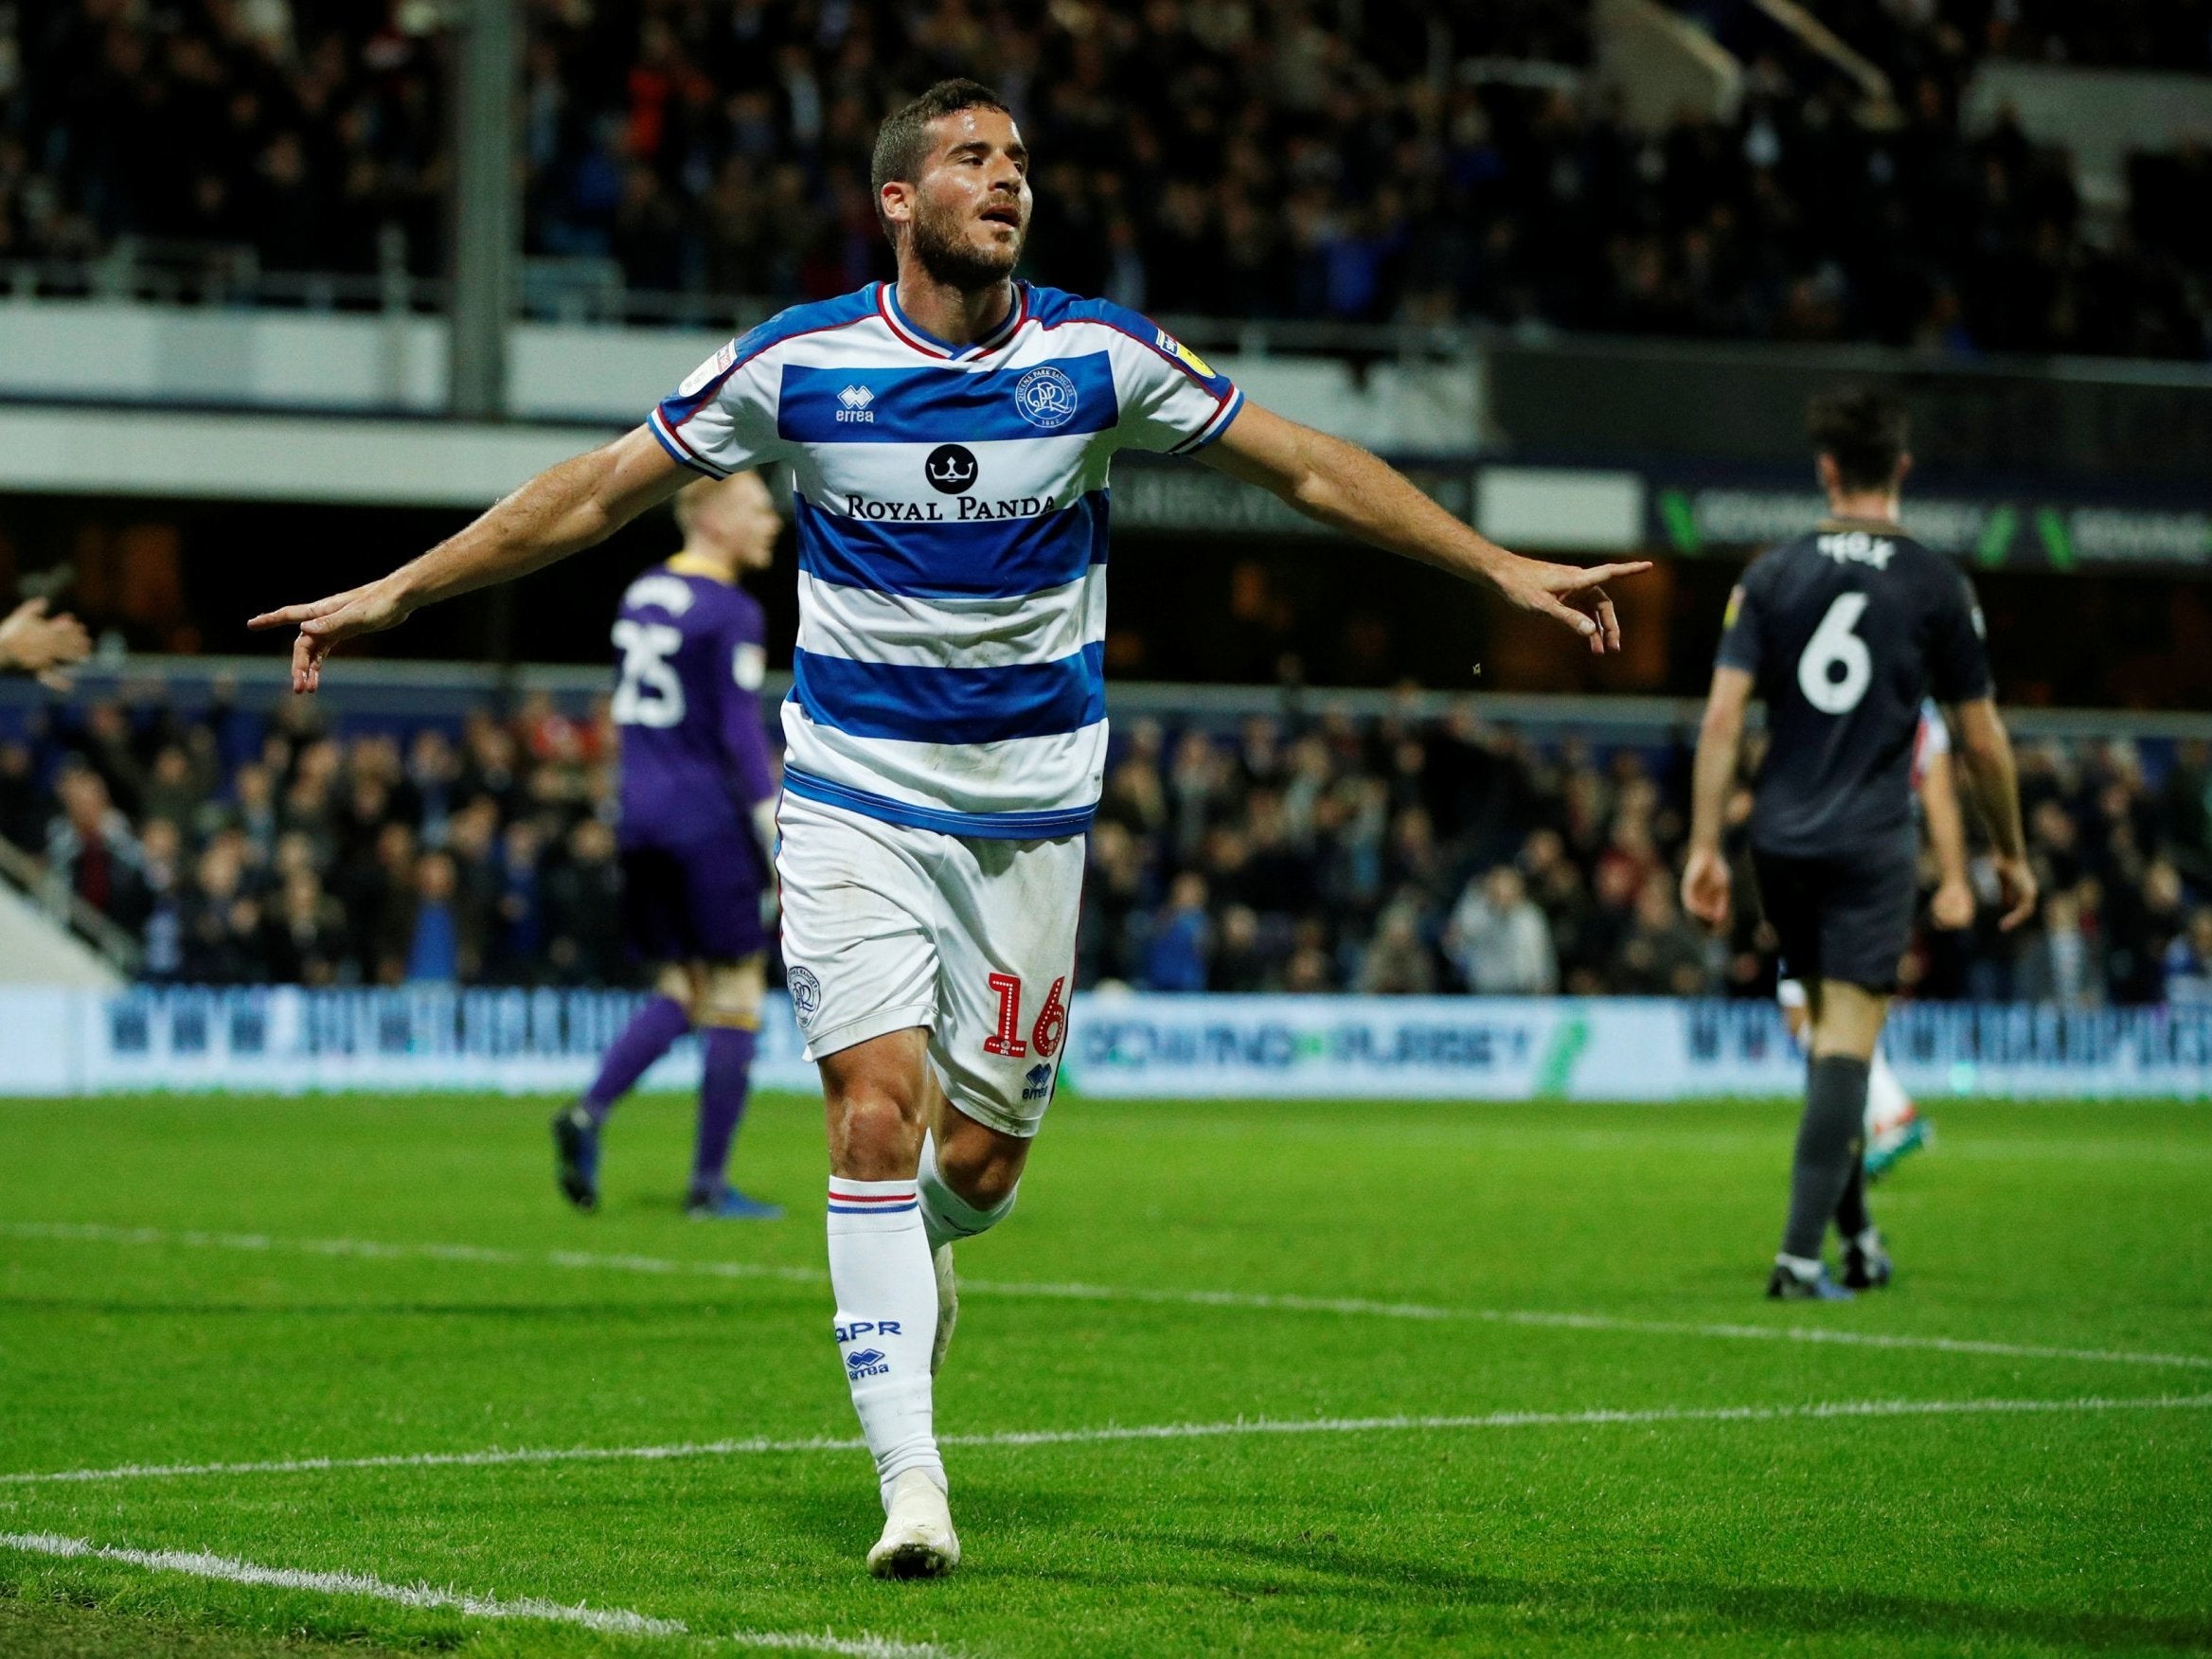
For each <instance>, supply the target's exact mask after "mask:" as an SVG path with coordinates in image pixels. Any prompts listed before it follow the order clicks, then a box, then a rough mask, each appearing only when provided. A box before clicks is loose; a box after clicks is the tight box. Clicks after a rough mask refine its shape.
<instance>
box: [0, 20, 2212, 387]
mask: <svg viewBox="0 0 2212 1659" xmlns="http://www.w3.org/2000/svg"><path fill="white" fill-rule="evenodd" d="M1681 9H1683V10H1685V11H1686V12H1689V13H1691V14H1693V15H1697V16H1699V17H1701V18H1704V19H1705V20H1707V21H1708V22H1709V23H1710V24H1711V27H1713V28H1714V29H1715V30H1716V32H1718V33H1720V34H1721V35H1722V36H1723V37H1724V38H1726V37H1728V36H1729V34H1730V31H1731V29H1732V28H1734V27H1738V25H1739V23H1740V21H1741V18H1742V16H1743V15H1745V14H1748V13H1749V12H1750V11H1751V8H1749V7H1748V6H1745V5H1742V4H1735V3H1731V0H1683V4H1682V8H1681ZM428 11H429V9H427V8H411V7H407V6H402V5H400V4H397V3H396V0H353V3H350V4H347V5H338V6H313V7H310V6H304V5H299V4H296V3H295V0H56V3H55V4H53V5H51V6H22V5H12V4H0V259H6V258H11V257H12V258H26V257H43V256H76V257H90V256H93V255H96V254H98V252H99V251H100V250H102V249H103V248H106V247H108V246H110V245H111V244H112V243H113V241H114V240H115V239H116V237H118V236H120V235H124V234H132V235H136V236H139V237H146V238H157V239H168V240H173V241H185V242H192V243H211V244H236V245H242V246H250V247H251V248H252V249H253V250H255V258H256V259H258V260H259V264H260V265H261V266H263V267H266V268H274V269H287V270H302V269H318V270H320V269H340V270H348V271H360V272H366V271H369V270H371V269H374V268H375V267H376V263H377V260H378V258H379V253H378V250H379V247H380V238H388V237H389V236H391V235H393V234H396V235H397V236H399V237H400V238H401V239H402V240H403V241H404V243H405V245H406V246H407V248H408V249H409V259H410V262H411V264H412V265H413V267H414V268H415V269H416V270H417V271H419V272H420V273H423V274H431V273H435V272H437V271H439V270H441V269H442V268H443V259H442V255H441V253H440V249H439V242H440V220H441V207H440V204H441V201H442V197H443V191H444V189H445V187H446V183H447V177H448V173H449V170H450V163H449V157H448V154H447V148H446V143H445V140H444V136H443V134H444V132H445V116H444V112H443V110H442V108H441V90H440V87H441V80H440V77H441V75H442V59H443V52H442V48H441V44H440V43H439V42H438V41H437V38H436V37H434V36H428V35H423V34H419V33H410V32H407V31H406V27H403V25H405V24H406V23H407V21H408V20H409V19H410V18H412V17H414V16H416V15H417V14H418V13H421V14H423V15H427V14H428ZM1829 11H1832V12H1833V13H1834V15H1833V16H1832V17H1829V18H1828V21H1829V22H1830V23H1831V24H1832V25H1833V27H1835V29H1836V30H1837V32H1838V33H1839V34H1840V35H1841V36H1842V37H1843V38H1844V39H1845V40H1846V42H1849V43H1852V44H1854V45H1857V46H1858V47H1859V48H1860V49H1861V50H1863V51H1864V53H1865V54H1866V55H1867V56H1868V57H1869V58H1871V59H1872V60H1873V61H1874V62H1877V63H1878V64H1880V65H1881V66H1882V68H1883V70H1884V71H1885V72H1886V73H1887V74H1888V75H1889V77H1890V80H1891V84H1892V86H1893V88H1894V89H1895V108H1894V109H1893V110H1889V111H1885V112H1882V113H1881V115H1880V116H1879V118H1866V112H1864V111H1863V110H1862V109H1861V108H1860V107H1859V105H1860V97H1859V94H1858V93H1857V92H1855V91H1853V92H1846V89H1844V88H1843V87H1842V86H1840V85H1838V84H1836V83H1835V81H1834V80H1833V78H1832V77H1828V76H1822V75H1818V74H1814V73H1811V72H1810V71H1809V70H1808V69H1807V67H1806V66H1805V65H1804V64H1803V63H1800V62H1796V61H1795V60H1794V59H1793V58H1792V56H1791V54H1790V53H1789V52H1788V51H1786V50H1782V51H1776V50H1768V49H1764V48H1760V49H1758V50H1757V54H1756V55H1750V54H1751V52H1752V50H1753V48H1752V47H1746V53H1747V61H1748V63H1749V73H1748V77H1747V81H1748V86H1747V96H1746V97H1745V98H1744V99H1743V101H1742V107H1741V109H1740V112H1739V114H1738V116H1736V117H1735V118H1734V119H1732V120H1728V121H1720V120H1713V119H1704V118H1699V117H1694V116H1685V117H1683V118H1682V119H1680V120H1679V121H1678V122H1677V123H1676V124H1675V125H1674V126H1673V127H1672V128H1671V129H1670V130H1668V131H1667V132H1664V133H1661V134H1639V133H1635V132H1632V131H1631V130H1629V129H1628V128H1627V127H1625V126H1623V125H1622V124H1620V122H1619V121H1618V120H1617V119H1616V118H1615V116H1614V111H1613V110H1612V108H1611V107H1610V105H1609V104H1608V102H1607V100H1606V99H1605V98H1603V97H1602V96H1601V95H1599V94H1598V93H1597V92H1595V91H1593V90H1590V88H1589V87H1588V85H1586V84H1585V83H1584V82H1583V81H1582V80H1581V79H1580V78H1579V74H1578V71H1579V68H1580V67H1582V66H1585V65H1586V64H1587V62H1588V61H1589V58H1590V56H1591V42H1590V38H1589V18H1588V13H1587V9H1586V8H1585V7H1582V6H1579V5H1572V4H1562V5H1550V4H1544V3H1543V0H1511V3H1509V4H1501V5H1497V6H1488V7H1481V8H1470V7H1460V6H1447V5H1440V4H1435V3H1433V0H1430V3H1423V0H1365V3H1364V4H1362V5H1360V6H1357V7H1337V6H1328V5H1322V4H1319V3H1318V0H1266V3H1260V0H1146V3H1145V4H1143V5H1141V6H1127V7H1114V6H1108V5H1105V4H1103V3H1101V0H1063V3H1061V4H1056V5H1054V6H1051V7H1049V8H1045V7H1028V6H1018V5H1013V4H1009V3H1007V0H922V3H919V4H913V5H906V4H900V5H893V4H890V3H889V0H788V3H786V0H777V3H775V4H771V3H769V0H645V3H642V4H640V3H625V0H598V3H595V0H532V4H531V5H530V6H529V8H528V19H529V28H528V44H527V67H526V95H525V98H526V114H525V134H524V143H525V148H526V172H527V180H528V183H527V208H526V219H527V227H528V228H527V234H528V239H529V246H530V250H531V251H532V252H533V253H535V254H538V255H541V256H565V257H570V258H580V259H596V260H606V261H613V262H614V263H615V264H616V265H618V266H619V268H620V271H621V272H622V274H623V276H624V278H625V280H626V281H627V283H628V285H629V286H630V287H631V288H633V289H636V290H648V291H691V292H696V293H702V294H737V295H746V296H751V297H753V298H757V299H761V300H766V301H770V302H783V301H789V300H794V299H801V298H809V297H819V296H821V295H825V294H835V293H840V292H844V291H846V290H848V289H850V288H853V287H856V286H858V285H859V284H860V283H861V282H863V281H865V280H866V279H867V278H868V277H870V276H876V275H880V274H882V270H883V259H884V249H883V241H882V239H881V237H880V235H879V234H878V231H877V228H876V224H875V219H874V212H873V205H872V201H871V198H870V195H869V191H868V187H867V165H868V152H869V146H870V142H871V139H872V135H873V133H874V130H875V123H876V121H877V119H878V118H879V117H880V116H881V115H882V114H883V111H884V110H885V109H886V108H888V107H890V105H891V104H892V103H893V102H894V101H896V99H897V98H898V97H900V96H901V95H903V94H907V93H911V92H912V91H914V90H916V89H918V88H919V86H921V85H923V84H926V83H927V82H929V81H931V80H935V79H937V77H939V76H940V75H945V74H974V75H977V76H980V77H981V78H983V79H985V80H989V81H990V82H992V83H993V84H995V85H996V86H998V87H999V88H1001V89H1002V90H1003V92H1004V94H1005V95H1006V96H1007V97H1008V99H1009V101H1010V102H1011V103H1012V105H1013V106H1014V107H1015V110H1016V113H1017V114H1018V115H1019V116H1020V117H1021V119H1022V121H1023V125H1024V127H1025V129H1026V133H1027V134H1028V135H1029V137H1030V140H1031V143H1032V145H1033V147H1034V149H1035V151H1036V153H1037V156H1038V158H1039V168H1040V172H1039V175H1038V184H1039V200H1040V208H1039V213H1038V219H1037V223H1036V228H1035V233H1034V236H1033V240H1032V243H1031V256H1030V266H1031V269H1032V270H1033V272H1034V274H1035V275H1036V276H1039V277H1041V278H1042V279H1044V280H1047V281H1050V282H1055V283H1058V284H1061V285H1062V286H1066V287H1070V288H1074V289H1077V290H1079V291H1082V292H1086V293H1097V294H1106V295H1108V296H1110V297H1112V298H1115V299H1117V300H1120V301H1122V302H1124V303H1127V304H1130V305H1133V306H1136V307H1139V308H1142V309H1145V310H1149V311H1151V312H1156V313H1164V314H1169V315H1175V314H1185V313H1209V314H1217V315H1228V316H1240V315H1257V316H1263V317H1301V318H1325V319H1336V320H1349V321H1372V320H1381V319H1391V318H1406V319H1412V320H1423V321H1426V320H1445V319H1452V318H1488V319H1491V320H1494V321H1496V322H1499V323H1503V324H1507V325H1533V326H1561V327H1567V328H1575V329H1601V330H1622V331H1629V332H1639V333H1658V334H1677V335H1703V336H1717V337H1752V338H1783V339H1848V340H1878V341H1884V342H1889V343H1893V344H1898V345H1911V346H1918V347H1920V348H1926V349H1929V350H1933V351H1942V352H1973V351H1981V350H1996V349H2015V350H2068V351H2083V352H2096V353H2116V354H2122V355H2144V356H2158V357H2176V358H2186V359H2201V358H2203V356H2204V355H2205V354H2206V350H2207V343H2208V333H2207V326H2208V322H2212V294H2208V293H2207V290H2206V285H2205V281H2204V275H2203V270H2204V267H2203V259H2202V258H2200V257H2199V256H2200V255H2201V254H2202V252H2203V248H2202V246H2201V243H2202V240H2203V238H2202V225H2203V223H2204V218H2205V215H2204V213H2203V204H2204V202H2205V201H2206V200H2207V199H2208V197H2212V155H2207V154H2206V153H2204V152H2202V151H2201V150H2191V151H2185V152H2183V153H2182V154H2181V156H2180V157H2179V158H2178V160H2177V159H2173V158H2168V160H2169V161H2170V165H2166V166H2164V167H2163V169H2162V170H2156V171H2155V172H2154V173H2153V174H2152V175H2150V182H2149V184H2147V185H2146V186H2145V187H2144V188H2143V189H2142V190H2139V191H2138V200H2137V202H2136V211H2134V212H2133V213H2132V214H2131V215H2130V216H2129V218H2128V220H2127V222H2126V223H2123V224H2120V225H2117V226H2114V227H2109V229H2107V228H2099V227H2093V226H2091V225H2090V224H2089V223H2087V222H2086V220H2085V217H2084V214H2083V212H2082V209H2081V205H2080V201H2079V199H2078V192H2077V189H2076V185H2075V179H2074V174H2073V171H2072V169H2071V164H2070V163H2069V161H2068V159H2067V158H2066V156H2065V155H2064V154H2062V153H2061V152H2057V151H2054V150H2050V149H2046V148H2043V147H2040V146H2038V145H2037V144H2035V143H2033V142H2031V141H2030V140H2029V139H2028V138H2027V137H2026V136H2025V134H2023V133H2022V131H2021V130H2020V128H2019V127H2018V126H2017V125H2015V124H2013V123H2011V122H2010V121H2002V122H2000V123H1999V124H1998V125H1997V126H1996V127H1995V128H1994V129H1993V130H1991V131H1988V132H1970V131H1968V129H1967V127H1966V125H1965V124H1964V123H1963V121H1962V118H1961V114H1960V112H1961V107H1962V102H1963V95H1964V89H1965V86H1966V83H1967V81H1968V79H1969V77H1970V76H1971V72H1972V70H1973V68H1974V66H1975V65H1976V63H1977V62H1980V61H1981V60H1982V59H1983V58H1984V57H1985V56H1987V55H1990V54H1999V55H2025V56H2029V57H2034V58H2039V59H2045V60H2050V59H2056V60H2060V61H2066V62H2097V63H2104V62H2111V63H2120V64H2130V65H2133V64H2155V65H2157V66H2160V67H2165V68H2168V69H2174V68H2182V69H2186V68H2196V69H2199V70H2203V69H2206V68H2212V26H2208V25H2207V21H2206V8H2205V6H2204V4H2203V0H2158V3H2156V4H2152V3H2150V0H2128V3H2124V4H2114V5H2109V6H2101V7H2096V8H2082V7H2076V6H2060V5H2057V4H2054V3H2047V0H1966V3H1965V4H1961V5H1956V6H1953V5H1945V6H1942V7H1936V6H1934V5H1931V4H1928V3H1926V0H1850V3H1849V4H1845V5H1839V6H1837V7H1834V8H1826V9H1824V13H1826V12H1829ZM1754 45H1755V46H1756V45H1757V39H1756V37H1754ZM1530 64H1536V65H1539V66H1540V67H1539V68H1537V69H1535V70H1531V69H1529V68H1528V65H1530ZM1513 65H1519V67H1518V68H1515V67H1513ZM1543 66H1549V67H1543ZM387 227H388V228H387Z"/></svg>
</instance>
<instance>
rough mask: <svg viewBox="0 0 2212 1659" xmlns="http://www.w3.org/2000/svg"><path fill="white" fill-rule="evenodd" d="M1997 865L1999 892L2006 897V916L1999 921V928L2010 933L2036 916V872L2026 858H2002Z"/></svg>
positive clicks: (1996, 862)
mask: <svg viewBox="0 0 2212 1659" xmlns="http://www.w3.org/2000/svg"><path fill="white" fill-rule="evenodd" d="M1995 864H1996V866H1997V891H1998V892H2000V893H2002V894H2003V895H2004V896H2005V914H2004V915H2003V916H2001V917H1999V918H1998V919H1997V926H1998V927H1999V928H2000V929H2001V930H2002V931H2004V932H2006V933H2010V932H2011V931H2012V930H2013V929H2014V928H2016V927H2018V926H2019V925H2020V924H2021V923H2022V922H2024V921H2025V920H2026V919H2028V918H2029V917H2031V916H2033V915H2034V914H2035V901H2036V884H2035V871H2034V870H2032V869H2031V868H2029V867H2028V863H2027V860H2025V858H2001V859H1998V860H1996V861H1995Z"/></svg>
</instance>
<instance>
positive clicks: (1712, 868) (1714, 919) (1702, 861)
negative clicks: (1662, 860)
mask: <svg viewBox="0 0 2212 1659" xmlns="http://www.w3.org/2000/svg"><path fill="white" fill-rule="evenodd" d="M1733 884H1734V879H1733V877H1732V876H1731V875H1730V874H1729V870H1728V861H1727V860H1726V859H1724V858H1722V857H1721V855H1720V854H1719V853H1718V852H1715V851H1713V850H1712V849H1711V848H1709V847H1697V848H1693V849H1692V850H1691V852H1690V855H1689V862H1688V863H1687V864H1686V865H1683V866H1682V907H1683V909H1685V910H1686V911H1688V912H1689V914H1690V915H1692V916H1694V917H1696V918H1697V919H1698V920H1700V921H1702V922H1704V924H1705V925H1706V926H1707V927H1709V928H1711V929H1712V930H1713V931H1714V932H1715V933H1719V932H1720V931H1721V929H1722V928H1724V927H1726V926H1727V925H1728V900H1729V889H1730V887H1731V886H1732V885H1733Z"/></svg>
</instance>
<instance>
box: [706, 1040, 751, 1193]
mask: <svg viewBox="0 0 2212 1659" xmlns="http://www.w3.org/2000/svg"><path fill="white" fill-rule="evenodd" d="M753 1046H754V1034H753V1033H752V1032H750V1031H740V1030H734V1029H732V1028H731V1027H729V1026H707V1027H706V1028H705V1047H706V1064H705V1070H704V1071H703V1073H702V1074H701V1077H700V1079H699V1143H698V1147H697V1150H696V1151H694V1152H693V1154H692V1158H691V1190H692V1192H693V1194H694V1195H699V1194H705V1193H712V1192H716V1191H719V1190H720V1189H721V1187H722V1168H723V1166H725V1165H726V1164H727V1163H728V1162H729V1156H730V1142H731V1141H732V1140H734V1139H736V1138H737V1133H738V1125H739V1123H740V1121H742V1120H743V1118H744V1115H745V1085H746V1082H747V1079H748V1077H749V1074H750V1073H751V1071H752V1069H753Z"/></svg>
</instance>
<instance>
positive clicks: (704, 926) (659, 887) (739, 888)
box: [622, 835, 768, 962]
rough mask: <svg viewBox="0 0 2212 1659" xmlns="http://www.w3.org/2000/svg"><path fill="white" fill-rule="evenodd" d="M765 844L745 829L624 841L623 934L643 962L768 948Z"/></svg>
mask: <svg viewBox="0 0 2212 1659" xmlns="http://www.w3.org/2000/svg"><path fill="white" fill-rule="evenodd" d="M766 885H767V882H766V871H765V869H764V867H763V860H762V858H761V855H760V849H759V848H758V847H756V846H755V845H754V844H753V843H752V842H751V841H750V840H748V839H745V838H744V837H742V836H738V835H731V836H716V837H712V838H709V839H705V840H700V841H695V842H689V843H685V844H681V845H675V846H660V845H651V846H638V847H624V848H623V849H622V937H623V942H624V943H625V944H626V945H627V946H628V947H629V949H630V952H631V954H633V956H635V957H636V958H637V959H638V960H639V961H642V962H689V961H696V960H705V961H709V962H735V961H737V960H738V959H740V957H744V956H750V955H752V954H754V953H755V952H758V951H764V950H766V949H767V948H768V930H767V928H766V927H765V926H763V925H762V923H761V920H760V895H761V893H762V891H763V889H764V888H765V887H766Z"/></svg>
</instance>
